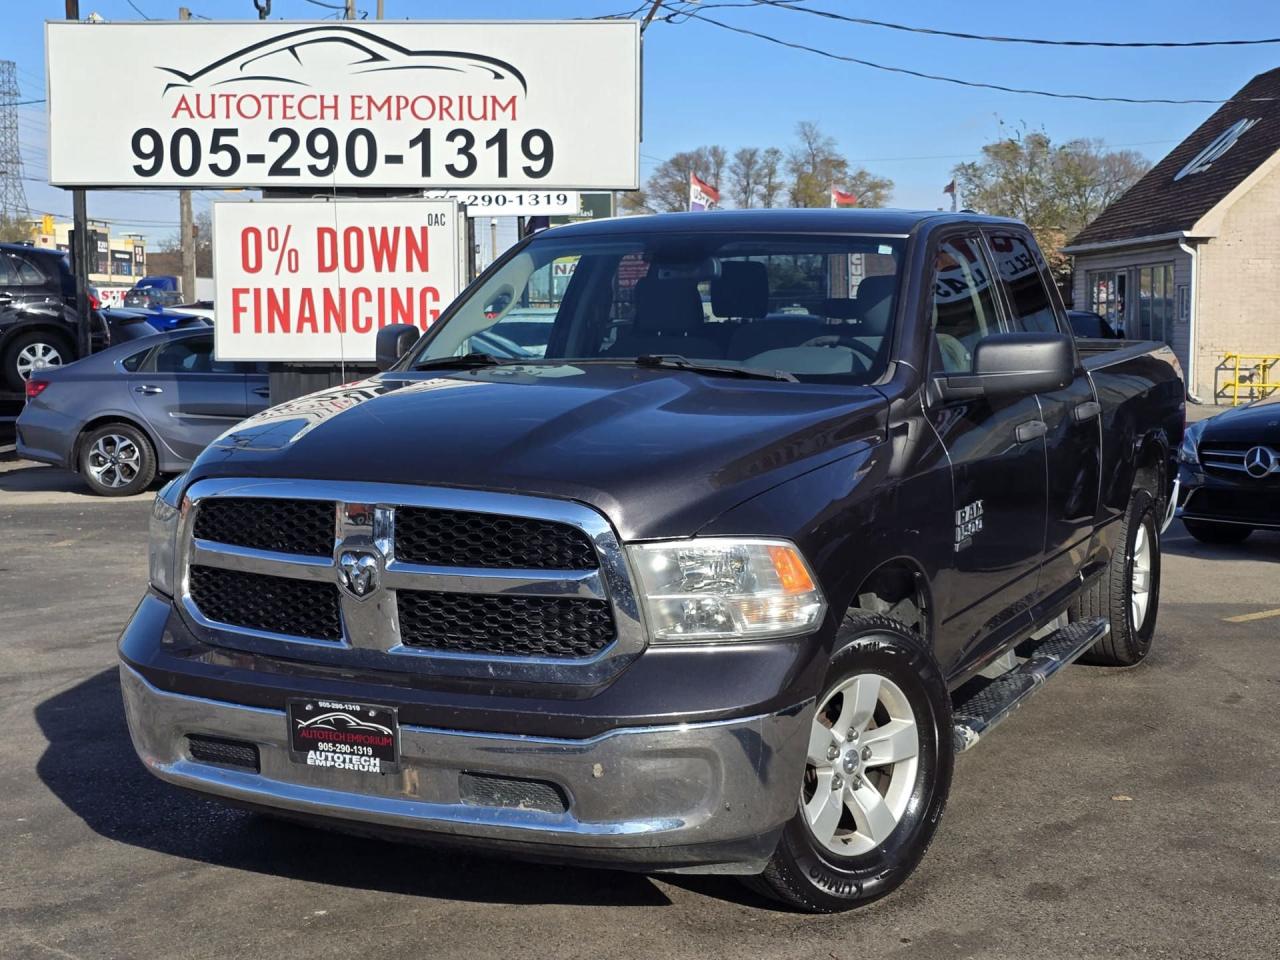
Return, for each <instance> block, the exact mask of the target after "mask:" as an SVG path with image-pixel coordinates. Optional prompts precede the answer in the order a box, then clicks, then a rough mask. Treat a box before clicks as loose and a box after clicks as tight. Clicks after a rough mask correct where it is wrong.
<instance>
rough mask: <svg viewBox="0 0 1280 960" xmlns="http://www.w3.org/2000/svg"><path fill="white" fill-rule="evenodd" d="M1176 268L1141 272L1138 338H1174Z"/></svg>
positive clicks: (1163, 265) (1163, 266)
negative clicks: (1174, 282)
mask: <svg viewBox="0 0 1280 960" xmlns="http://www.w3.org/2000/svg"><path fill="white" fill-rule="evenodd" d="M1173 306H1174V303H1173V264H1171V263H1160V264H1156V265H1155V266H1150V267H1139V268H1138V337H1139V338H1140V339H1142V340H1164V341H1166V342H1168V341H1169V340H1171V339H1172V338H1173V321H1174V313H1173Z"/></svg>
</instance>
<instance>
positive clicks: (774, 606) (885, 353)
mask: <svg viewBox="0 0 1280 960" xmlns="http://www.w3.org/2000/svg"><path fill="white" fill-rule="evenodd" d="M512 316H514V317H516V318H518V322H519V324H520V329H519V335H518V337H517V336H511V335H508V334H512V333H515V331H514V330H507V331H504V318H508V317H512ZM530 317H536V318H537V319H538V323H536V324H535V323H533V322H532V321H531V320H530V319H529V318H530ZM1068 329H1069V328H1068V326H1067V324H1066V317H1065V312H1064V310H1063V307H1062V304H1061V302H1060V300H1059V297H1058V295H1057V293H1056V292H1055V288H1054V285H1053V283H1052V281H1051V279H1050V275H1049V273H1048V271H1047V270H1046V268H1045V262H1044V260H1043V258H1042V256H1041V254H1040V252H1039V250H1038V249H1037V247H1036V244H1035V241H1034V240H1033V239H1032V236H1031V234H1030V233H1029V232H1028V231H1027V229H1026V228H1025V227H1023V226H1022V225H1020V224H1019V223H1017V222H1014V221H1010V220H1002V219H992V218H984V217H979V216H975V215H970V214H939V213H909V212H891V211H841V210H808V211H784V210H766V211H740V212H738V211H734V212H723V213H719V212H711V213H695V214H688V215H685V214H669V215H663V216H656V217H636V218H627V219H619V220H609V221H599V222H593V223H584V224H575V225H571V226H565V227H559V228H555V229H551V230H547V231H544V232H542V233H539V234H537V235H536V236H534V237H533V238H531V239H528V240H526V241H524V242H522V243H520V244H518V245H517V246H516V247H514V248H513V249H512V250H511V251H510V252H508V253H507V254H506V255H505V256H504V257H502V258H501V259H500V260H499V261H498V262H497V263H495V264H494V265H493V266H492V267H491V268H490V269H489V270H487V271H486V272H485V273H483V274H482V275H481V276H480V277H479V278H478V279H477V280H476V281H475V282H474V283H472V284H471V285H470V286H469V287H468V288H467V290H466V291H465V292H464V294H463V295H462V296H461V297H460V298H459V299H458V300H457V301H456V302H454V303H453V304H452V305H451V306H450V307H449V309H448V310H447V311H446V312H445V314H444V315H442V317H441V318H440V321H439V322H438V323H437V324H436V325H435V326H433V327H432V328H431V330H430V331H429V332H427V333H426V334H425V335H423V336H422V337H421V338H420V339H419V338H418V337H417V331H415V330H414V329H413V328H404V327H397V326H388V327H386V328H384V329H383V330H382V331H381V332H380V334H379V339H378V346H379V364H380V369H382V370H383V372H382V373H380V374H378V375H377V376H373V377H372V378H370V379H367V380H363V381H360V382H356V383H352V384H347V385H345V386H342V387H338V388H335V389H331V390H326V391H324V392H321V393H317V394H314V395H311V396H308V397H305V398H302V399H299V400H296V401H292V402H288V403H284V404H282V405H280V406H277V407H275V408H272V409H271V410H269V411H267V412H265V413H263V414H260V415H258V416H255V417H253V418H252V419H250V420H248V421H246V422H244V423H243V424H241V425H240V426H238V427H236V428H235V429H233V430H231V431H230V432H228V433H227V434H225V435H224V436H223V437H222V438H221V439H219V440H218V441H216V442H215V443H214V444H213V445H212V446H211V447H210V448H209V449H208V450H207V451H206V452H205V453H204V454H203V455H202V456H201V457H200V458H199V460H198V461H197V462H196V463H195V464H194V466H193V467H192V468H191V469H190V471H189V472H188V473H186V474H185V475H184V476H182V477H180V478H178V479H177V480H175V481H173V482H172V483H170V484H169V485H168V486H167V487H165V488H164V489H163V490H162V491H161V492H160V494H159V495H158V497H157V499H156V503H155V506H154V511H153V514H152V519H151V558H150V581H151V585H150V588H149V590H148V591H147V593H146V595H145V597H144V598H143V600H142V602H141V604H140V606H139V607H138V609H137V611H136V612H135V614H134V615H133V618H132V620H131V622H130V623H129V624H128V626H127V627H126V628H125V630H124V632H123V635H122V637H121V639H120V656H121V659H122V661H123V663H122V667H121V682H122V685H123V691H124V698H125V704H126V708H127V714H128V719H129V727H130V730H131V732H132V737H133V742H134V745H135V747H136V749H137V752H138V754H139V756H140V757H141V758H142V760H143V762H144V763H145V764H146V766H147V767H148V768H149V769H150V770H151V771H152V772H153V773H154V774H155V775H157V776H158V777H160V778H162V779H164V780H167V781H169V782H171V783H174V784H178V785H180V786H183V787H187V788H190V789H193V790H196V791H202V792H204V793H207V794H212V795H215V796H218V797H221V798H225V799H226V800H229V801H232V802H234V803H238V804H242V805H247V806H250V807H254V808H259V809H264V810H266V811H268V812H272V813H274V814H278V815H284V816H291V817H295V818H302V819H306V820H310V821H315V822H322V823H328V824H331V825H335V826H338V827H341V828H346V829H355V830H360V831H365V832H367V831H370V830H375V831H382V832H387V833H392V834H397V835H402V836H416V837H426V838H430V839H431V840H432V841H433V842H434V843H436V844H439V845H443V846H446V847H447V846H449V845H460V846H464V847H467V848H472V849H477V848H478V849H482V850H483V849H488V850H491V851H494V852H497V853H499V854H501V855H511V856H521V857H531V858H540V859H544V860H550V861H555V862H569V863H585V864H595V865H614V866H618V867H627V868H631V869H640V870H647V871H686V872H697V871H701V872H720V873H732V874H741V875H746V876H750V877H752V878H753V882H754V883H755V884H756V885H757V886H758V887H759V888H761V889H762V890H764V891H766V892H768V893H769V894H771V895H773V896H775V897H778V898H780V899H781V900H782V901H784V902H785V903H787V904H789V905H790V906H791V907H793V908H796V909H801V910H813V911H834V910H841V909H845V908H848V907H850V906H854V905H857V904H860V903H864V902H866V901H869V900H873V899H875V898H877V897H880V896H883V895H884V894H885V893H887V892H889V891H890V890H892V889H894V888H895V887H896V886H897V885H898V884H900V883H901V882H902V881H903V880H904V879H905V878H906V877H907V876H908V875H909V874H910V873H911V872H912V870H913V869H914V868H915V866H916V865H917V864H918V863H919V861H920V859H921V857H922V856H923V855H924V852H925V849H926V848H927V847H928V845H929V842H930V840H931V838H932V837H933V835H934V832H935V830H936V829H937V826H938V823H939V819H940V817H941V815H942V810H943V805H944V804H945V802H946V799H947V792H948V788H949V785H950V782H951V777H952V767H953V760H954V757H955V756H956V754H957V753H958V752H961V751H963V750H966V749H969V748H970V747H973V746H974V745H975V744H977V743H979V742H980V741H981V740H982V739H983V738H984V737H985V736H986V734H987V732H988V731H989V730H990V728H991V727H992V726H993V725H994V724H995V723H997V722H998V721H1000V720H1001V719H1002V718H1004V717H1005V716H1006V715H1008V714H1009V712H1010V711H1011V710H1012V709H1013V708H1014V707H1016V706H1017V705H1018V704H1019V703H1021V702H1022V701H1023V700H1024V699H1025V698H1026V697H1027V696H1028V695H1029V694H1032V693H1034V692H1036V691H1038V690H1040V689H1042V688H1043V686H1044V681H1046V680H1047V679H1049V678H1051V677H1052V676H1053V675H1054V674H1055V672H1056V671H1058V670H1059V668H1061V667H1062V666H1064V665H1065V664H1068V663H1071V662H1072V661H1074V660H1076V659H1077V658H1082V659H1085V660H1088V661H1090V662H1092V663H1096V664H1107V665H1112V666H1130V665H1133V664H1136V663H1138V662H1139V661H1141V660H1142V659H1143V658H1144V657H1145V656H1146V655H1147V652H1148V650H1149V648H1150V645H1151V642H1152V635H1153V632H1154V629H1155V621H1156V608H1157V602H1158V598H1159V590H1160V533H1161V529H1162V525H1163V523H1164V521H1165V517H1166V514H1167V512H1168V510H1169V506H1170V505H1169V503H1168V500H1169V491H1170V486H1171V482H1172V478H1173V477H1174V471H1175V458H1176V452H1177V450H1178V448H1179V445H1180V443H1181V440H1182V432H1183V426H1184V392H1183V386H1182V382H1181V379H1180V372H1179V370H1178V368H1177V365H1176V361H1175V360H1174V359H1173V356H1172V354H1171V353H1170V352H1169V350H1168V349H1167V348H1166V347H1165V346H1164V345H1162V344H1155V343H1133V342H1124V341H1104V342H1099V343H1098V344H1094V345H1091V346H1090V350H1089V353H1090V355H1089V356H1088V358H1087V359H1083V360H1082V357H1081V351H1080V350H1079V349H1078V348H1077V346H1076V343H1075V342H1074V341H1073V339H1072V337H1071V335H1070V334H1069V333H1068V332H1067V331H1068ZM415 341H416V342H415ZM1012 735H1013V736H1016V735H1017V734H1016V732H1015V733H1013V734H1012Z"/></svg>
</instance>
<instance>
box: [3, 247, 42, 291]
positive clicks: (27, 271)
mask: <svg viewBox="0 0 1280 960" xmlns="http://www.w3.org/2000/svg"><path fill="white" fill-rule="evenodd" d="M47 282H48V281H47V279H46V277H45V275H44V274H43V273H42V272H41V271H40V268H39V267H37V266H36V265H35V264H33V263H29V262H28V261H27V259H26V258H25V257H20V256H18V255H17V254H16V253H5V254H0V285H4V286H7V287H39V286H43V285H44V284H45V283H47Z"/></svg>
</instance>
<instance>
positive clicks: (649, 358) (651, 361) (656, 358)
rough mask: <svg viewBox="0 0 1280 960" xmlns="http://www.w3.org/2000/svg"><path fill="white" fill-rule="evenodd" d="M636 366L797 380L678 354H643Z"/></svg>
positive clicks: (780, 372) (780, 373)
mask: <svg viewBox="0 0 1280 960" xmlns="http://www.w3.org/2000/svg"><path fill="white" fill-rule="evenodd" d="M635 362H636V366H640V367H663V368H665V369H668V370H690V371H692V372H694V373H709V374H712V375H713V376H719V377H743V378H745V379H749V380H787V381H790V382H791V383H795V382H797V381H796V378H795V377H793V376H792V375H791V374H789V373H787V371H785V370H757V369H756V368H755V367H726V366H722V365H720V364H718V363H701V362H699V361H697V360H690V359H689V358H688V357H682V356H680V354H678V353H642V354H640V356H638V357H636V361H635Z"/></svg>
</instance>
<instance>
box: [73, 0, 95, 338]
mask: <svg viewBox="0 0 1280 960" xmlns="http://www.w3.org/2000/svg"><path fill="white" fill-rule="evenodd" d="M66 15H67V19H68V20H79V19H80V0H67V3H66ZM71 219H72V220H73V221H74V229H73V230H72V232H73V233H74V234H75V241H74V242H73V243H72V245H71V263H72V265H73V266H74V268H75V272H76V356H79V357H87V356H88V355H89V352H90V351H91V350H92V349H93V335H92V333H91V332H90V331H91V328H90V323H91V321H90V318H89V208H88V206H87V205H86V204H85V199H84V190H83V189H75V190H72V191H71ZM94 253H95V255H96V253H97V251H94Z"/></svg>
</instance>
